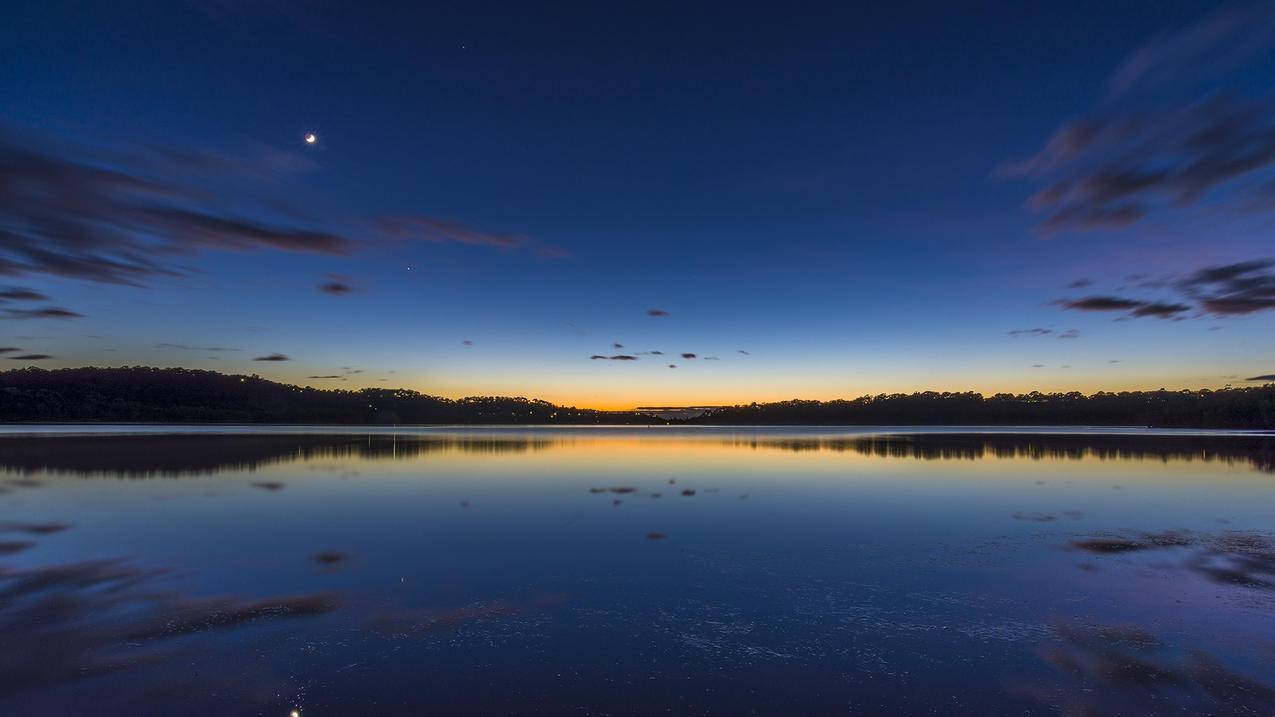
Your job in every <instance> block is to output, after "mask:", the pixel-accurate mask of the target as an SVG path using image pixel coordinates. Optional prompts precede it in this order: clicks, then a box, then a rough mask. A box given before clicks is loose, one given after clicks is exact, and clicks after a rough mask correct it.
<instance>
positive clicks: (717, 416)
mask: <svg viewBox="0 0 1275 717" xmlns="http://www.w3.org/2000/svg"><path fill="white" fill-rule="evenodd" d="M0 421H8V422H63V421H88V422H108V421H110V422H183V423H297V424H343V425H389V424H488V425H494V424H521V425H532V424H537V425H555V424H561V425H603V424H612V425H615V424H621V425H666V424H671V425H679V424H691V425H885V426H894V425H898V426H917V425H934V426H939V425H944V426H947V425H974V426H977V425H984V426H1016V425H1018V426H1150V427H1161V428H1234V429H1275V384H1266V385H1264V386H1255V387H1244V388H1229V387H1228V388H1224V389H1217V390H1210V389H1201V390H1182V391H1167V390H1159V391H1121V392H1118V393H1113V392H1098V393H1094V394H1089V395H1086V394H1083V393H1080V392H1074V391H1073V392H1069V393H1040V392H1031V393H1026V394H1008V393H998V394H995V395H992V396H983V395H982V394H979V393H975V392H935V391H923V392H918V393H911V394H880V395H875V396H863V397H860V398H856V399H848V400H832V401H804V400H793V401H781V402H775V403H753V404H748V405H739V406H725V407H719V408H713V409H710V410H708V411H706V412H705V413H703V414H702V415H700V416H697V417H694V418H689V419H681V420H676V419H673V420H670V419H662V418H658V417H655V416H651V415H646V414H644V413H641V412H638V411H600V410H595V409H587V408H575V407H569V406H558V405H554V404H552V403H549V402H547V401H540V400H535V399H528V398H521V397H502V396H470V397H467V398H459V399H451V398H443V397H439V396H430V395H427V394H423V393H420V392H417V391H413V390H409V389H401V388H398V389H391V388H364V389H359V390H340V389H318V388H312V387H309V386H305V387H302V386H294V385H290V384H285V383H278V382H275V381H269V380H266V379H264V378H261V377H260V376H255V375H252V376H245V375H228V374H221V373H217V372H215V371H204V370H195V369H182V368H149V367H141V366H137V367H124V368H92V367H90V368H68V369H56V370H45V369H39V368H24V369H15V370H10V371H5V372H0Z"/></svg>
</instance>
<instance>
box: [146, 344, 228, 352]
mask: <svg viewBox="0 0 1275 717" xmlns="http://www.w3.org/2000/svg"><path fill="white" fill-rule="evenodd" d="M155 348H157V349H173V350H176V351H212V352H214V353H219V352H223V351H242V350H243V349H233V348H228V347H225V346H187V345H186V344H168V343H162V344H155Z"/></svg>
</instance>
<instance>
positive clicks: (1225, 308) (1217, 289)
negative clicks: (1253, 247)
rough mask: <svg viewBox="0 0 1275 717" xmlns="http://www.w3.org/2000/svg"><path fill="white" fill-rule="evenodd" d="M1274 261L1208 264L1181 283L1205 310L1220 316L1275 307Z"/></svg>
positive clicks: (1183, 290) (1184, 291)
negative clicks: (1220, 264) (1208, 265)
mask: <svg viewBox="0 0 1275 717" xmlns="http://www.w3.org/2000/svg"><path fill="white" fill-rule="evenodd" d="M1272 268H1275V260H1273V259H1257V260H1254V261H1244V262H1238V263H1235V264H1226V265H1222V266H1211V267H1205V268H1202V269H1200V270H1198V271H1196V272H1195V273H1194V274H1192V275H1190V276H1188V277H1187V278H1186V279H1184V280H1182V281H1181V282H1179V284H1178V288H1179V289H1180V290H1181V291H1182V292H1183V293H1184V294H1185V295H1187V296H1189V297H1191V298H1193V299H1195V300H1196V301H1197V302H1199V305H1200V308H1201V309H1203V310H1204V311H1206V312H1208V313H1211V314H1215V315H1218V316H1234V315H1241V314H1252V313H1256V312H1259V311H1267V310H1270V309H1275V271H1272Z"/></svg>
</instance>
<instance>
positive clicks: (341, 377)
mask: <svg viewBox="0 0 1275 717" xmlns="http://www.w3.org/2000/svg"><path fill="white" fill-rule="evenodd" d="M306 378H335V379H338V380H341V381H344V380H345V377H344V376H338V375H336V374H332V375H328V376H306Z"/></svg>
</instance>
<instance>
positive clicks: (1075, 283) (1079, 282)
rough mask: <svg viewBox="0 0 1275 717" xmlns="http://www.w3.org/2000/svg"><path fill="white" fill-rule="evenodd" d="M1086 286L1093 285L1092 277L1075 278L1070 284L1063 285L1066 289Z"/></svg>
mask: <svg viewBox="0 0 1275 717" xmlns="http://www.w3.org/2000/svg"><path fill="white" fill-rule="evenodd" d="M1086 286H1093V279H1076V280H1075V281H1073V282H1071V283H1070V284H1067V286H1066V287H1064V288H1067V289H1083V288H1085V287H1086Z"/></svg>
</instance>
